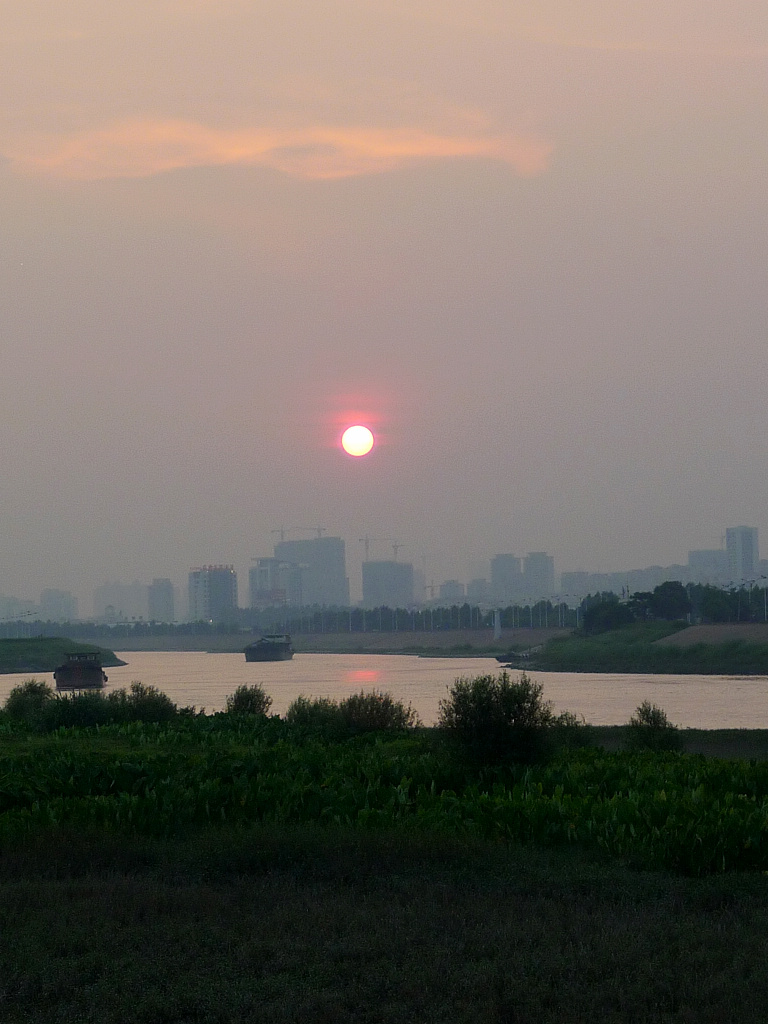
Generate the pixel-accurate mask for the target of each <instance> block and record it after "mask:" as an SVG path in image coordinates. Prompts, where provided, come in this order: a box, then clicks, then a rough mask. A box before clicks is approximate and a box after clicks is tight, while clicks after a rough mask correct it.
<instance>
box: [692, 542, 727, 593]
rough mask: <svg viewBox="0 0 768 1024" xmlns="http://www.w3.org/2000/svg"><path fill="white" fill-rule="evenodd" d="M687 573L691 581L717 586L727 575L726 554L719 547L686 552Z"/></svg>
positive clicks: (724, 580)
mask: <svg viewBox="0 0 768 1024" xmlns="http://www.w3.org/2000/svg"><path fill="white" fill-rule="evenodd" d="M688 575H689V578H690V581H691V583H708V584H710V585H711V586H717V587H719V586H720V585H721V584H723V583H725V582H726V580H727V577H728V555H727V553H726V552H725V551H721V550H720V549H719V548H712V549H710V550H707V549H702V550H700V551H689V552H688Z"/></svg>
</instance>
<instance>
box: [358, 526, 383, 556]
mask: <svg viewBox="0 0 768 1024" xmlns="http://www.w3.org/2000/svg"><path fill="white" fill-rule="evenodd" d="M378 540H381V537H369V536H368V534H367V533H366V535H365V536H364V537H360V538H359V539H358V542H357V543H358V544H363V545H364V546H365V560H366V562H368V561H370V558H369V555H370V553H371V544H372V543H373V542H374V541H378Z"/></svg>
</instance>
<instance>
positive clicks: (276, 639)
mask: <svg viewBox="0 0 768 1024" xmlns="http://www.w3.org/2000/svg"><path fill="white" fill-rule="evenodd" d="M292 657H293V645H292V644H291V638H290V636H289V635H288V633H267V634H266V635H265V636H263V637H261V639H259V640H256V641H254V642H253V643H252V644H248V646H247V647H246V648H245V660H246V661H290V660H291V658H292Z"/></svg>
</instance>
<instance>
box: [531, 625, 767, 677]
mask: <svg viewBox="0 0 768 1024" xmlns="http://www.w3.org/2000/svg"><path fill="white" fill-rule="evenodd" d="M745 626H746V624H742V626H741V627H740V629H739V630H738V631H737V632H734V633H733V634H730V633H729V632H728V631H727V629H724V627H722V626H717V627H709V626H704V627H700V626H690V627H686V626H685V624H684V623H670V622H648V623H633V624H632V625H629V626H623V627H622V628H621V629H615V630H610V631H607V632H605V633H599V634H597V635H595V636H584V635H581V634H576V633H574V634H571V635H569V636H563V637H554V638H552V639H551V640H550V641H549V642H547V643H546V644H545V646H544V647H543V648H542V649H541V650H538V651H535V652H532V653H531V656H530V658H528V659H512V663H514V664H515V665H520V666H524V667H525V666H527V667H530V669H531V670H532V671H535V670H537V669H538V670H541V671H544V672H614V673H637V672H647V673H651V674H654V675H768V642H766V640H765V636H766V633H765V631H764V629H763V627H762V625H760V624H758V625H755V626H752V627H751V629H752V630H753V631H752V632H750V627H748V626H746V628H745Z"/></svg>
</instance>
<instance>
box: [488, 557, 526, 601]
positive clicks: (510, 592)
mask: <svg viewBox="0 0 768 1024" xmlns="http://www.w3.org/2000/svg"><path fill="white" fill-rule="evenodd" d="M523 588H524V581H523V573H522V569H521V568H520V559H519V558H518V557H517V556H516V555H494V557H493V558H492V559H491V590H492V592H493V599H494V600H495V601H502V602H506V601H514V600H516V599H517V598H518V597H519V596H520V595H521V594H522V593H523Z"/></svg>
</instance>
